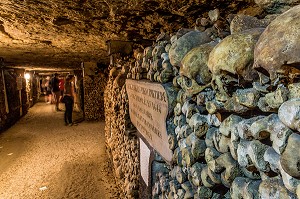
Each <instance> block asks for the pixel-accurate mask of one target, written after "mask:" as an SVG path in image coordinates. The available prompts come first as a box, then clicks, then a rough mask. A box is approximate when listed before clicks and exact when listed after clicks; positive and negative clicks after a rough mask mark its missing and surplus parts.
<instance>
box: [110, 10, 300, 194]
mask: <svg viewBox="0 0 300 199" xmlns="http://www.w3.org/2000/svg"><path fill="white" fill-rule="evenodd" d="M299 10H300V6H295V7H294V8H292V9H291V10H290V11H287V12H286V13H283V14H282V15H280V16H279V17H277V18H276V19H274V18H273V21H272V20H271V21H270V22H269V23H268V24H269V25H266V26H267V27H266V28H261V26H262V24H259V23H256V25H257V26H255V24H253V23H250V22H249V21H248V22H247V20H249V18H251V17H250V16H247V17H246V18H247V20H246V21H244V20H245V18H244V20H240V18H239V19H238V20H234V19H233V20H232V21H231V24H230V27H234V28H233V29H231V32H230V33H232V32H234V34H227V35H226V36H225V35H224V34H220V33H221V32H220V31H217V32H215V33H213V34H209V35H207V33H208V32H209V31H210V30H212V29H209V30H207V31H203V32H202V31H194V30H187V32H185V33H184V34H182V30H180V31H178V32H177V33H175V34H174V35H173V36H172V37H170V36H168V35H167V34H166V33H164V34H161V35H159V36H158V38H157V42H156V43H155V44H154V45H153V46H149V47H147V48H145V49H144V51H140V50H139V51H138V53H136V54H135V60H133V61H132V60H129V61H128V63H127V64H123V65H124V66H126V65H127V66H130V67H129V68H130V70H129V71H128V70H126V69H127V68H128V67H125V68H123V69H122V70H121V69H118V68H113V69H112V70H111V74H114V75H115V81H114V83H113V85H115V84H116V85H117V84H118V83H119V82H121V83H122V84H121V85H123V83H124V82H125V80H124V78H125V77H126V78H128V79H133V80H130V82H131V81H135V82H136V84H137V85H138V84H140V85H142V84H143V83H144V82H145V81H146V82H148V83H151V82H153V84H154V83H155V84H157V83H160V84H162V85H164V84H167V83H171V84H169V86H168V87H165V88H166V90H173V91H176V92H177V91H178V92H177V96H176V98H175V100H174V101H175V104H172V103H169V104H168V105H169V107H170V108H172V109H173V111H171V112H170V114H169V115H168V117H167V119H166V120H165V121H160V122H162V123H164V122H165V123H166V126H167V130H166V132H161V133H167V134H168V139H167V140H166V141H167V147H168V148H169V149H168V150H171V151H172V160H171V161H166V159H168V157H164V155H163V154H162V153H161V151H159V150H160V149H159V148H157V150H156V152H157V153H160V155H161V157H162V158H161V160H160V162H159V168H158V169H157V167H155V166H153V165H149V167H150V168H151V170H152V172H151V175H150V178H151V182H152V184H150V185H149V186H151V190H152V192H151V195H152V196H151V198H248V197H251V198H278V199H280V198H299V197H300V195H299V194H300V170H299V164H300V148H299V147H298V146H299V145H300V133H299V131H300V127H299V112H300V82H299V78H298V77H299V76H298V75H299V73H298V72H297V71H298V69H297V67H298V66H299V56H298V55H299V44H300V43H299V41H300V40H299V38H300V32H299V31H296V32H295V31H292V32H290V31H289V29H288V28H292V29H293V30H296V29H297V30H299V29H298V24H299V19H300V16H299V13H300V12H299ZM291 16H293V17H291ZM237 17H241V18H243V17H245V16H242V15H239V16H237ZM224 18H226V17H224ZM252 19H253V18H252ZM287 19H289V20H290V19H293V20H295V21H293V23H292V22H291V23H290V24H286V23H284V21H285V20H287ZM255 20H257V19H255ZM215 25H216V24H215ZM285 25H287V26H288V28H287V27H285ZM293 25H294V26H293ZM253 26H255V27H253ZM274 26H275V27H274ZM282 26H283V27H282ZM290 26H292V27H290ZM203 28H204V30H205V29H208V28H210V27H203ZM209 33H211V32H209ZM228 33H229V32H228ZM283 33H284V35H289V34H290V36H291V37H282V35H283ZM224 36H225V37H224ZM294 36H295V37H294ZM170 38H171V39H170ZM292 38H293V39H292ZM285 45H286V46H289V48H283V47H286V46H285ZM293 48H294V50H293V51H292V52H289V54H288V55H286V59H289V60H287V62H288V63H291V64H290V65H285V63H284V62H282V60H281V58H280V57H282V54H283V53H285V51H283V50H282V49H286V50H290V49H293ZM268 50H269V51H268ZM262 52H263V53H262ZM295 55H296V57H295ZM270 60H272V62H270V63H269V62H268V61H270ZM281 62H282V64H281ZM253 63H254V65H253ZM258 63H259V66H264V67H265V70H266V71H267V70H268V72H270V73H269V74H267V73H264V74H262V73H261V71H262V70H257V71H256V70H255V66H257V65H256V64H258ZM280 64H281V65H280ZM249 66H251V67H250V68H249ZM252 66H253V67H254V68H252ZM294 66H296V68H293V67H294ZM276 67H278V68H276ZM283 70H286V71H285V72H283ZM293 71H295V72H293ZM256 73H258V74H256ZM255 74H256V75H257V76H256V75H255ZM287 74H288V75H287ZM272 75H273V76H272ZM274 76H275V78H274ZM120 77H122V78H120ZM250 77H251V78H252V79H249V78H250ZM120 80H121V81H120ZM126 82H128V81H126ZM139 82H140V83H139ZM126 84H127V83H126ZM131 88H133V89H134V90H137V91H138V92H137V93H146V94H147V93H148V94H149V92H148V91H147V89H137V87H136V86H132V87H131ZM149 88H151V87H150V86H149ZM123 89H124V86H123V87H122V90H121V89H120V90H117V91H116V94H114V95H113V96H110V97H108V100H111V104H110V107H111V110H112V109H114V110H115V111H116V115H114V114H113V113H112V115H113V117H112V118H111V120H112V121H110V122H109V121H107V122H108V123H107V124H106V125H107V132H108V135H110V136H111V137H112V138H116V137H115V135H118V134H119V133H120V127H123V126H122V125H121V123H118V122H116V121H120V120H119V118H121V119H122V118H124V116H123V115H121V114H120V113H121V112H126V113H128V112H131V110H132V109H133V108H132V107H130V106H129V107H126V109H124V107H121V106H120V105H118V104H117V103H115V102H114V101H118V99H124V101H127V100H128V99H127V98H129V95H126V93H124V90H123ZM126 92H127V94H128V90H126ZM151 93H152V94H153V93H156V94H157V93H158V91H157V90H156V91H151ZM152 94H151V96H150V95H149V97H153V96H156V97H157V96H160V95H152ZM125 99H126V100H125ZM130 100H131V99H130V98H129V103H130ZM135 100H138V102H139V103H141V104H143V103H145V104H148V101H149V100H148V99H147V98H142V97H139V98H138V97H135ZM132 104H133V105H132V106H136V104H135V103H132ZM108 107H109V106H108ZM128 110H129V111H128ZM136 110H140V112H138V111H136V114H135V116H134V115H133V117H131V116H132V115H131V114H130V119H131V121H132V123H134V120H137V119H140V118H141V117H140V115H142V114H145V113H146V112H147V109H139V108H138V109H136ZM146 115H147V114H146ZM121 116H122V117H121ZM134 117H136V118H134ZM148 118H151V117H148ZM149 120H150V119H149ZM149 120H147V117H144V118H143V120H141V121H142V123H141V122H140V123H137V126H136V127H137V129H138V130H139V129H141V131H145V132H147V133H142V132H141V134H143V135H144V136H143V137H144V139H146V140H148V141H149V142H150V140H151V135H153V136H154V134H160V132H157V131H156V130H155V128H153V127H152V126H151V125H149ZM122 121H124V120H122ZM113 122H114V123H113ZM128 123H130V121H128ZM112 127H113V128H112ZM139 127H142V128H139ZM112 129H116V131H112ZM153 129H154V130H153ZM139 131H140V130H139ZM122 132H124V130H123V131H122ZM125 132H126V131H125ZM149 132H150V136H145V135H147V134H149ZM149 137H150V138H149ZM107 139H108V141H109V143H110V142H111V143H110V148H111V150H115V154H117V156H116V157H113V159H115V160H120V159H122V158H124V159H125V160H127V159H126V158H125V157H126V154H127V153H128V150H127V151H126V152H127V153H126V152H125V155H124V152H123V150H122V147H121V148H119V143H122V142H123V137H121V138H120V139H117V140H112V141H111V140H110V139H111V138H110V137H109V136H108V137H107ZM149 139H150V140H149ZM115 143H117V144H116V145H114V144H115ZM153 147H154V149H155V145H153ZM137 149H138V148H137ZM130 153H133V152H131V151H130ZM120 157H122V158H120ZM163 160H165V161H164V162H163ZM141 161H142V160H141ZM116 162H117V161H116ZM116 164H117V163H116ZM122 166H123V165H122ZM121 168H122V167H121ZM116 169H117V170H116V171H118V168H116ZM154 170H156V171H161V172H153V171H154ZM123 174H124V175H125V176H126V175H130V173H123Z"/></svg>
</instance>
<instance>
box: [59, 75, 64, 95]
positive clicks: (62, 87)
mask: <svg viewBox="0 0 300 199" xmlns="http://www.w3.org/2000/svg"><path fill="white" fill-rule="evenodd" d="M59 90H60V98H62V97H63V96H64V90H65V77H64V76H61V77H60V78H59ZM59 101H61V100H60V99H59Z"/></svg>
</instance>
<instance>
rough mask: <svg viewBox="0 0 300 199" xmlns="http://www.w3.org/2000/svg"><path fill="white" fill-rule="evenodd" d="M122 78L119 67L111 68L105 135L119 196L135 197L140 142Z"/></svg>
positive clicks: (136, 194) (122, 71)
mask: <svg viewBox="0 0 300 199" xmlns="http://www.w3.org/2000/svg"><path fill="white" fill-rule="evenodd" d="M124 68H126V66H124ZM124 68H123V69H124ZM125 79H126V72H125V70H122V68H116V67H114V68H112V69H111V70H110V75H109V79H108V81H107V82H106V88H105V94H104V96H105V97H104V99H105V136H106V145H107V149H108V154H109V155H110V157H111V160H112V166H113V168H114V171H115V176H116V182H117V183H118V185H119V187H120V189H121V192H122V193H123V195H124V196H120V198H138V189H139V143H138V139H137V136H136V135H135V134H136V129H135V128H134V126H133V125H132V124H131V122H130V118H129V111H128V97H127V94H126V90H125V85H124V84H125Z"/></svg>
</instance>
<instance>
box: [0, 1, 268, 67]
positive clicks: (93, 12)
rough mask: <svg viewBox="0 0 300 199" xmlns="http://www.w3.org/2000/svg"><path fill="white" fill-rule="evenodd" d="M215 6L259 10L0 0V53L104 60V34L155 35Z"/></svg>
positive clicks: (15, 62)
mask: <svg viewBox="0 0 300 199" xmlns="http://www.w3.org/2000/svg"><path fill="white" fill-rule="evenodd" d="M215 8H219V9H220V11H221V15H223V16H225V15H227V14H228V13H237V12H241V11H243V10H244V12H252V15H257V14H261V13H262V12H261V10H260V9H259V8H258V7H257V6H256V5H255V3H254V2H253V1H251V0H244V1H243V0H232V1H228V0H210V1H207V0H181V1H176V0H168V1H160V0H47V1H46V0H1V2H0V57H3V58H4V60H5V65H7V66H15V67H16V66H25V67H41V68H51V67H59V68H78V67H80V63H81V62H84V61H94V62H104V61H106V60H108V57H107V47H106V41H107V40H110V39H112V40H115V39H118V40H140V39H154V40H155V39H156V37H157V35H159V33H160V32H161V31H165V32H168V33H172V32H175V31H177V30H178V29H179V28H182V27H184V28H193V27H194V23H195V21H196V19H197V18H198V17H201V16H207V12H208V11H209V10H212V9H215Z"/></svg>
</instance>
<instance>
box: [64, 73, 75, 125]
mask: <svg viewBox="0 0 300 199" xmlns="http://www.w3.org/2000/svg"><path fill="white" fill-rule="evenodd" d="M64 87H65V90H64V99H63V101H64V103H65V106H66V111H65V125H66V126H73V125H77V124H75V123H73V120H72V113H73V107H74V96H75V91H74V76H73V75H68V76H67V77H66V81H65V86H64Z"/></svg>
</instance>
